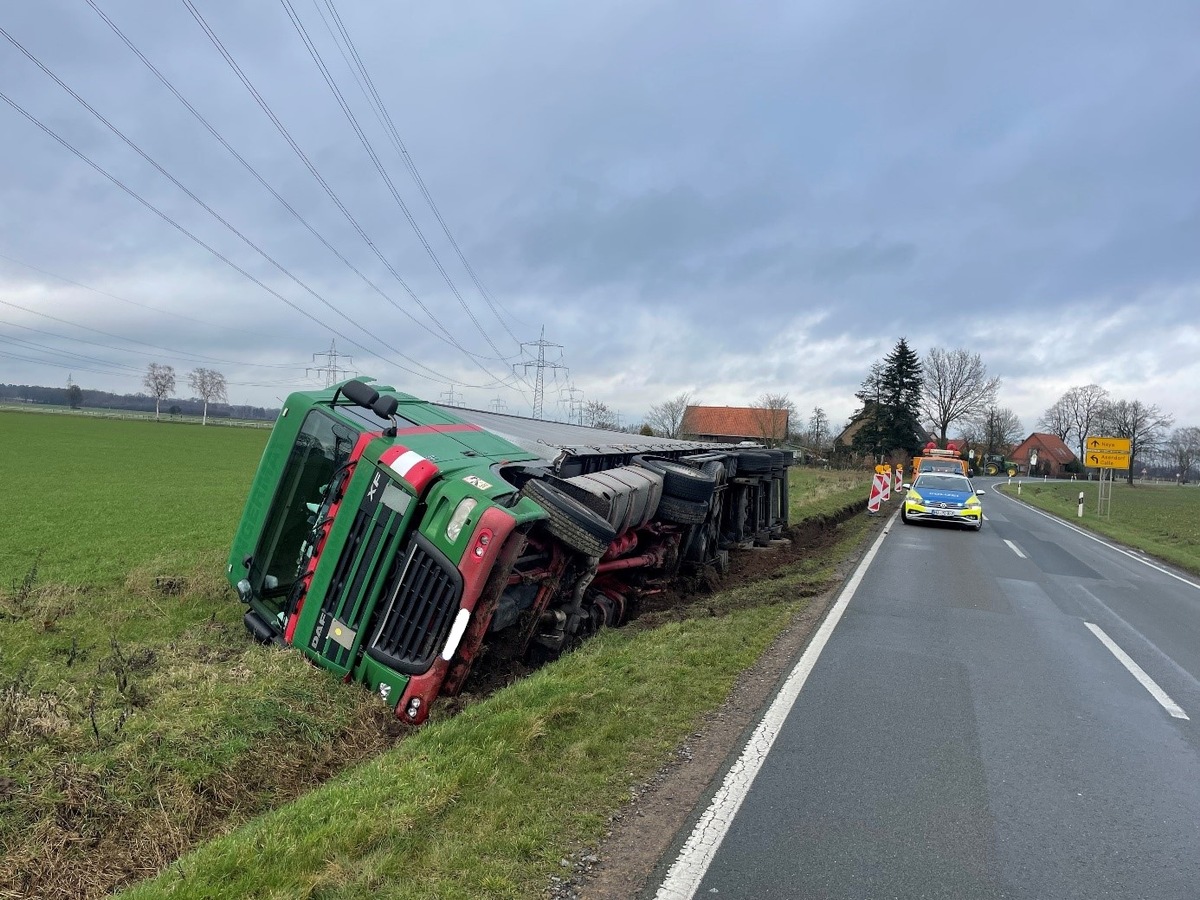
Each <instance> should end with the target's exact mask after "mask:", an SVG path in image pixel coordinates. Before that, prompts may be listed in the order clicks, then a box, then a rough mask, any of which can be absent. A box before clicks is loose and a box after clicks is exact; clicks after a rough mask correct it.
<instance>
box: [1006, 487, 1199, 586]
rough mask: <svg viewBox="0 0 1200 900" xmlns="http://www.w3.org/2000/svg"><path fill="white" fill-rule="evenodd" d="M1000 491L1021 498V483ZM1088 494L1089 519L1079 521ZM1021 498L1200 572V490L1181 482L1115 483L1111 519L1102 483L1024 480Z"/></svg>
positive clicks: (1086, 510)
mask: <svg viewBox="0 0 1200 900" xmlns="http://www.w3.org/2000/svg"><path fill="white" fill-rule="evenodd" d="M997 489H998V490H1001V491H1003V492H1004V493H1006V494H1008V495H1009V496H1010V497H1017V496H1018V495H1017V484H1016V483H1015V482H1014V483H1012V484H1006V483H1004V482H1000V483H999V484H997ZM1081 491H1082V492H1083V495H1084V504H1083V517H1082V518H1079V517H1078V509H1079V494H1080V492H1081ZM1019 499H1021V500H1023V501H1025V502H1026V503H1028V504H1030V505H1031V506H1035V507H1037V508H1038V509H1041V510H1045V511H1046V512H1049V513H1053V514H1054V515H1056V516H1059V517H1061V518H1063V519H1066V520H1067V521H1069V522H1071V523H1073V524H1076V525H1080V526H1082V527H1084V528H1087V529H1089V530H1091V531H1094V532H1096V533H1098V534H1102V535H1105V536H1107V537H1110V538H1112V539H1113V540H1115V541H1118V542H1120V543H1122V544H1125V545H1127V546H1129V547H1136V548H1137V549H1139V550H1144V551H1145V552H1146V553H1149V554H1151V555H1153V556H1156V557H1158V558H1159V559H1162V560H1165V561H1166V562H1169V563H1172V564H1173V565H1176V566H1179V567H1180V568H1181V569H1185V570H1187V571H1189V572H1192V573H1194V574H1200V488H1196V487H1195V486H1193V485H1176V484H1161V485H1158V484H1133V485H1129V484H1125V483H1123V482H1117V483H1114V484H1113V485H1112V501H1111V504H1110V510H1109V515H1108V516H1107V517H1105V516H1101V515H1099V513H1098V505H1099V485H1098V484H1097V483H1096V482H1091V481H1071V482H1053V481H1044V482H1039V481H1023V482H1021V493H1020V497H1019Z"/></svg>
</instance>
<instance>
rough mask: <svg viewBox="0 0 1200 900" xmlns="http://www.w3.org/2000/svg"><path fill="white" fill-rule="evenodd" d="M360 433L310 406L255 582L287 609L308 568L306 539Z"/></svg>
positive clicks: (257, 556)
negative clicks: (336, 473) (288, 601)
mask: <svg viewBox="0 0 1200 900" xmlns="http://www.w3.org/2000/svg"><path fill="white" fill-rule="evenodd" d="M358 435H359V432H358V431H356V430H355V429H353V428H351V427H350V426H348V425H344V424H342V423H341V422H338V421H336V420H334V419H333V418H331V417H330V416H329V415H327V414H325V413H324V412H322V411H320V410H317V409H313V410H310V411H309V413H308V415H307V416H306V417H305V419H304V424H303V425H302V426H301V428H300V433H299V434H298V435H297V436H296V443H295V444H293V445H292V449H291V452H290V453H289V454H288V460H287V464H286V465H285V466H284V470H283V474H282V476H281V477H280V479H279V488H278V489H277V490H276V492H275V499H274V500H272V501H271V509H270V511H269V512H268V513H267V518H266V521H264V522H263V530H262V534H261V536H260V537H259V539H258V547H257V548H256V549H255V551H254V561H253V563H252V564H251V566H250V585H251V587H252V588H253V589H254V593H255V594H256V595H257V596H258V597H260V598H262V599H263V600H266V601H268V603H270V600H271V598H276V600H275V603H273V604H270V605H276V606H278V607H279V609H282V608H283V598H286V597H287V596H288V593H289V592H290V591H291V589H292V585H293V584H294V583H295V581H296V578H297V577H298V576H299V575H300V574H301V573H302V572H303V570H304V562H305V549H306V547H305V543H306V538H307V537H308V535H309V532H311V531H312V527H313V525H314V524H315V523H316V517H317V512H318V510H319V509H320V507H321V503H322V501H323V500H324V498H325V494H326V491H327V490H328V489H329V487H330V485H331V484H332V482H333V481H334V473H335V472H336V471H337V470H338V468H339V467H340V466H342V464H344V463H345V462H346V460H347V459H348V458H349V456H350V451H351V450H353V449H354V444H355V441H357V440H358Z"/></svg>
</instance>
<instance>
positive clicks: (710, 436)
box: [679, 406, 789, 447]
mask: <svg viewBox="0 0 1200 900" xmlns="http://www.w3.org/2000/svg"><path fill="white" fill-rule="evenodd" d="M788 425H789V422H788V411H787V410H786V409H764V408H762V407H758V406H689V407H688V408H687V409H686V410H684V413H683V423H682V424H681V425H680V428H679V434H680V437H683V438H686V439H688V440H697V441H726V442H728V443H730V444H736V443H738V442H739V441H754V442H755V443H761V444H766V445H767V446H768V447H777V446H779V444H781V443H782V442H783V441H784V439H785V438H786V437H787V436H788Z"/></svg>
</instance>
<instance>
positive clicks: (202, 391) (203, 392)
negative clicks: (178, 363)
mask: <svg viewBox="0 0 1200 900" xmlns="http://www.w3.org/2000/svg"><path fill="white" fill-rule="evenodd" d="M185 381H186V383H187V385H188V387H189V388H191V390H192V391H193V394H192V396H191V397H190V398H182V397H172V396H171V395H172V393H173V392H174V391H175V388H176V376H175V369H174V367H172V366H169V365H162V364H160V363H151V364H150V365H149V366H148V367H147V369H146V373H145V375H144V377H143V379H142V385H143V386H144V387H145V388H146V390H147V392H148V393H144V394H142V393H139V394H114V393H110V392H108V391H100V390H89V389H84V388H83V387H82V386H81V385H79V384H77V383H76V382H75V380H74V378H73V377H71V378H68V379H67V386H66V387H65V388H63V387H50V386H44V385H27V384H0V400H11V401H18V402H23V403H41V404H46V405H53V406H69V407H70V408H72V409H80V408H82V407H84V406H86V407H88V408H92V409H121V410H130V411H133V412H150V411H151V410H153V411H154V414H155V418H156V419H158V418H161V416H162V413H163V412H164V411H165V412H167V413H169V414H171V415H198V416H200V417H201V421H202V423H203V424H207V422H208V416H209V414H210V413H211V414H212V415H214V416H221V417H225V418H239V419H262V420H266V421H272V420H274V419H275V418H276V417H277V416H278V414H279V410H278V409H276V408H268V407H262V406H252V405H249V404H245V405H243V404H238V405H231V404H229V402H228V396H227V389H226V381H225V376H224V375H223V374H221V373H220V372H218V371H216V370H214V369H207V368H197V369H193V370H192V371H190V372H188V373H187V375H186V376H185Z"/></svg>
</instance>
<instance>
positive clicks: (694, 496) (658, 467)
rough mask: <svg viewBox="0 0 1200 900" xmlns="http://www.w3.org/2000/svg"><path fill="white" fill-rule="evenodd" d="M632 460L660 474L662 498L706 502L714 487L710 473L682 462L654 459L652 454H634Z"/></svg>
mask: <svg viewBox="0 0 1200 900" xmlns="http://www.w3.org/2000/svg"><path fill="white" fill-rule="evenodd" d="M633 462H634V464H635V465H639V466H641V467H642V468H643V469H648V470H650V471H651V472H654V473H655V474H656V475H661V476H662V480H663V497H664V498H665V497H676V498H678V499H680V500H692V501H694V502H696V503H707V502H708V501H709V499H710V498H711V497H712V495H713V490H714V489H715V488H716V482H715V480H714V479H713V476H712V475H710V474H708V473H707V472H704V471H701V470H700V469H694V468H692V467H691V466H685V465H684V464H683V463H677V462H675V461H673V460H670V459H655V458H654V457H652V456H635V457H634V458H633Z"/></svg>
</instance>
